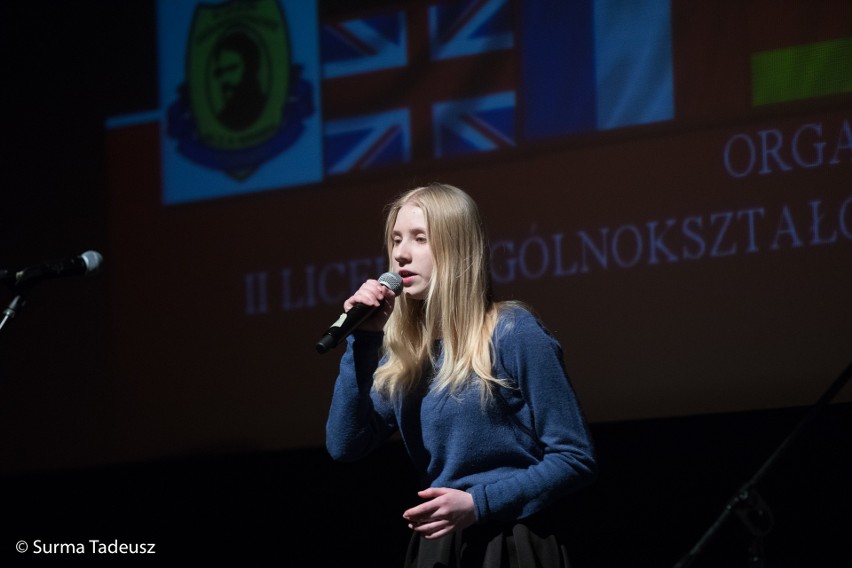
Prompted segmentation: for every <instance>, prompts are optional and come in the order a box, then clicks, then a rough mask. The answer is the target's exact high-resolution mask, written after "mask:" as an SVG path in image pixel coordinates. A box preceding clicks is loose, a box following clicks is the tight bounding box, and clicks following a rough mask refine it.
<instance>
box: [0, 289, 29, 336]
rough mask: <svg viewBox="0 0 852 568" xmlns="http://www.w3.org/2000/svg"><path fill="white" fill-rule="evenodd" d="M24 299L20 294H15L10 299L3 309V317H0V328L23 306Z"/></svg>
mask: <svg viewBox="0 0 852 568" xmlns="http://www.w3.org/2000/svg"><path fill="white" fill-rule="evenodd" d="M25 303H26V300H24V296H23V295H22V294H15V297H14V298H12V301H11V302H9V305H8V306H7V307H6V309H5V310H3V319H0V330H2V329H3V327H4V326H5V325H6V322H7V321H9V320H10V319H12V318H13V317H15V315H16V314H17V313H18V310H20V309H21V308H23V307H24V304H25Z"/></svg>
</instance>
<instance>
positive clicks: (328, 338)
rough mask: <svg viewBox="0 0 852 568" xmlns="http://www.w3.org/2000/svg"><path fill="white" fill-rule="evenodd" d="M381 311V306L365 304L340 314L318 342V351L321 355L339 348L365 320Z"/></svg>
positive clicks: (357, 305) (356, 305)
mask: <svg viewBox="0 0 852 568" xmlns="http://www.w3.org/2000/svg"><path fill="white" fill-rule="evenodd" d="M378 309H379V306H366V305H364V304H355V305H354V306H352V308H351V309H350V310H349V311H348V312H344V313H342V314H340V317H339V318H337V321H336V322H334V323H333V324H331V327H330V328H328V331H326V332H325V333H324V334H323V336H322V337H321V338H320V340H319V342H317V345H316V349H317V351H318V352H320V353H325V352H326V351H328V350H329V349H331V348H332V347H337V345H338V343H340V342H341V341H343V340H344V339H345V338H346V336H348V335H349V334H350V333H352V332H353V331H355V329H356V328H357V327H358V326H359V325H361V324H362V323H363V322H364V320H365V319H367V318H368V317H370V316H371V315H373V312H375V311H376V310H378Z"/></svg>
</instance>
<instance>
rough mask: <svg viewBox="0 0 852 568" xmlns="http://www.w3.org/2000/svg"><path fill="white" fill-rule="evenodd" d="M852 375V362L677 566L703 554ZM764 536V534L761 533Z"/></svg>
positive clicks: (729, 502)
mask: <svg viewBox="0 0 852 568" xmlns="http://www.w3.org/2000/svg"><path fill="white" fill-rule="evenodd" d="M850 377H852V363H849V365H848V366H847V367H846V369H844V370H843V372H842V373H840V375H839V376H838V377H837V378H836V379H835V380H834V382H833V383H832V384H831V386H829V387H828V389H827V390H826V391H825V392H824V393H823V394H822V396H821V397H820V398H819V400H818V401H817V402H816V403H815V404H814V405H813V406H811V409H810V411H809V412H808V413H807V414H806V415H805V417H804V418H802V420H800V421H799V423H798V424H797V425H796V427H795V428H794V429H793V431H792V432H791V433H790V434H789V435H788V436H787V438H785V439H784V441H783V442H781V444H780V445H779V446H778V448H776V450H775V452H773V453H772V455H771V456H769V459H767V460H766V461H765V462H764V463H763V465H762V466H761V467H760V469H759V470H757V472H756V473H755V474H754V476H752V478H751V479H750V480H749V481H748V483H746V484H745V485H743V486H742V488H741V489H740V490H739V491H737V493H736V495H734V497H733V498H732V499H731V500H730V501H728V504H727V505H725V508H724V509H723V510H722V513H721V514H720V515H719V517H718V518H717V519H716V520H715V521H714V522H713V524H712V525H710V528H709V529H707V531H706V532H705V533H704V535H703V536H702V537H701V538H700V539H699V540H698V542H697V543H696V544H695V546H693V547H692V549H690V551H689V552H688V553H686V555H685V556H684V557H683V558H681V559H680V560H679V561H678V563H677V564H675V568H686V567H687V566H689V565H691V564H692V562H693V561H694V560H695V559H696V558H698V556H699V555H700V554H701V551H702V550H703V549H704V546H705V545H706V544H707V542H708V541H709V540H710V538H711V537H712V536H713V535H714V534H716V531H718V530H719V527H720V526H721V525H722V523H724V521H725V520H726V519H727V518H728V516H729V515H730V514H731V513H732V512H733V511H734V509H735V508H736V507H738V506H741V505H742V504H744V503H746V502H747V501H748V500H749V499H750V497H751V495H752V494H753V493H754V486H755V485H757V483H758V482H759V481H760V480H761V479H762V478H763V476H764V475H766V472H768V471H769V469H770V468H771V467H772V466H773V465H774V464H775V462H776V461H778V458H779V457H781V454H783V453H784V452H785V451H786V450H787V448H788V447H789V446H790V444H792V443H793V441H794V440H795V439H796V438H797V437H798V436H799V435H800V434H801V432H802V431H803V430H804V429H805V426H807V425H809V424H810V423H811V422H812V421H813V420H814V419H815V418H816V417H817V416H818V415H819V413H820V412H822V409H823V408H825V407H826V406H827V405H828V404H829V403H830V402H831V401H832V399H833V398H834V397H835V396H837V393H839V392H840V389H842V388H843V386H844V385H845V384H846V383H847V381H849V378H850ZM761 536H762V535H761Z"/></svg>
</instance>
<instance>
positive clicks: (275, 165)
mask: <svg viewBox="0 0 852 568" xmlns="http://www.w3.org/2000/svg"><path fill="white" fill-rule="evenodd" d="M804 10H806V11H807V12H806V13H805V12H803V11H804ZM762 13H773V14H778V13H780V14H783V17H780V16H779V21H778V22H777V23H776V24H774V25H766V24H765V20H766V19H765V18H762V17H760V14H762ZM157 24H158V29H157V38H156V45H152V46H151V49H152V50H153V49H156V50H157V51H158V54H159V55H158V66H159V67H158V70H157V72H158V76H159V80H160V101H159V103H153V102H152V109H145V110H155V112H154V113H153V115H154V116H155V117H156V119H153V120H152V119H149V120H144V121H138V122H135V123H134V122H132V121H116V123H115V124H116V125H117V126H115V127H114V128H112V129H110V131H109V133H108V142H109V154H110V180H109V182H110V200H109V202H110V211H109V213H110V219H111V221H110V223H111V224H110V246H111V248H112V250H111V251H110V253H111V254H110V258H111V259H112V260H111V268H112V272H111V280H110V286H111V303H112V306H111V317H112V318H113V320H114V321H113V329H114V333H113V334H112V336H111V337H112V339H113V341H114V342H115V351H116V353H115V357H114V359H115V365H116V367H117V368H116V375H117V376H121V377H122V378H123V382H122V383H121V384H120V385H118V386H117V392H116V395H115V396H116V399H117V401H118V404H119V406H122V404H123V410H124V413H123V414H122V416H124V417H125V419H126V421H127V429H128V434H127V435H128V437H129V438H130V439H132V438H133V437H134V436H136V437H139V438H144V439H145V440H146V443H145V444H137V446H141V447H155V446H156V447H162V448H167V449H172V450H174V451H177V450H179V449H187V448H189V449H203V448H205V447H207V445H208V444H221V443H231V444H233V445H236V446H240V445H243V444H251V445H252V446H253V447H274V448H279V447H298V446H304V445H321V444H322V441H323V429H324V421H325V416H326V412H327V407H328V401H329V398H330V394H331V390H330V389H331V385H332V381H333V379H334V377H335V376H336V374H337V372H336V370H337V362H338V361H337V359H338V357H337V356H336V351H335V350H330V351H329V352H328V353H326V354H325V355H322V356H318V355H317V353H316V351H315V349H314V345H315V343H316V339H317V336H318V334H319V333H320V332H322V331H323V330H325V329H326V328H327V327H328V325H329V323H330V322H331V321H333V320H334V318H336V317H337V316H338V315H339V314H340V310H341V307H342V302H343V301H344V300H345V299H346V298H348V297H349V296H350V295H351V293H352V292H353V291H354V290H355V289H357V288H358V287H359V286H360V285H361V283H363V282H364V280H366V279H369V278H376V277H378V275H380V274H382V273H384V272H386V271H387V270H388V266H387V256H386V251H385V250H384V249H383V247H384V243H383V240H382V227H381V220H382V217H381V211H380V205H381V204H383V203H387V202H389V201H390V200H391V199H392V198H393V197H394V196H395V195H397V194H398V193H401V192H402V191H404V190H407V189H410V188H413V187H416V186H418V185H424V184H426V183H428V182H432V181H438V182H444V183H448V184H451V185H455V186H457V187H460V188H462V189H463V190H465V191H466V192H468V193H470V194H471V196H472V197H474V198H475V199H476V201H477V202H478V203H480V204H481V208H482V213H483V218H484V222H485V223H486V224H487V229H488V234H489V237H490V240H491V250H490V255H491V258H490V259H489V260H490V261H491V270H492V276H493V280H494V283H495V290H494V292H495V295H496V296H497V297H498V298H499V299H501V300H509V299H517V300H528V301H530V302H531V303H533V304H534V305H535V306H536V308H537V310H539V311H540V312H541V315H542V316H543V318H544V319H545V320H546V321H547V322H548V326H549V328H550V329H551V330H552V331H553V332H554V334H555V335H556V336H557V337H558V339H559V340H560V342H561V344H562V345H563V347H564V349H565V364H566V369H567V370H568V372H569V375H570V376H571V378H572V383H573V384H574V386H575V388H576V389H577V391H578V396H579V397H580V399H581V400H583V401H584V406H585V410H586V412H587V414H588V418H589V420H590V421H591V422H593V423H594V422H607V421H621V420H632V419H642V418H653V417H666V416H683V415H692V414H701V413H716V412H728V411H737V410H748V409H762V408H777V407H785V406H794V405H802V404H810V403H812V402H814V401H815V400H816V399H817V397H818V396H819V394H820V393H821V392H822V389H823V388H824V387H825V386H827V384H828V383H829V382H830V381H831V380H832V379H833V378H834V377H835V376H836V374H837V373H838V372H839V371H840V370H842V369H843V368H844V367H845V366H846V365H847V364H848V358H849V356H850V353H849V351H848V347H849V345H852V329H850V326H849V322H850V321H852V301H850V297H849V293H848V290H850V289H852V271H850V270H849V269H848V268H847V267H848V266H850V259H852V190H850V187H849V183H848V180H849V179H850V174H852V112H850V110H851V109H852V84H850V81H849V77H850V76H852V74H850V73H849V72H848V70H849V69H850V62H852V37H850V35H849V33H850V32H849V30H850V29H852V28H850V16H849V13H848V10H847V9H846V8H835V7H830V6H827V5H819V6H808V7H800V6H799V4H798V3H792V2H791V3H786V4H785V5H784V9H783V10H780V12H779V7H778V6H777V4H776V3H775V2H772V1H770V0H760V1H757V2H751V3H749V4H748V6H746V7H743V6H742V4H741V3H738V2H709V1H702V2H693V1H688V0H642V1H639V2H627V1H622V0H588V1H583V2H566V3H552V2H549V3H545V2H538V1H534V0H488V1H480V2H473V1H458V2H443V1H437V0H436V1H424V2H404V1H396V2H395V1H390V2H388V1H381V2H379V1H375V2H373V1H368V2H357V3H348V2H329V1H323V0H316V1H302V0H293V1H290V0H283V1H278V0H262V1H259V2H253V3H242V2H232V1H223V2H215V3H211V2H197V1H189V0H185V1H181V2H166V1H161V2H159V3H158V12H157ZM732 37H735V38H737V41H729V39H728V38H732ZM844 70H845V71H844ZM157 104H159V107H157ZM155 107H157V108H156V109H155ZM146 116H149V117H150V116H151V115H150V114H148V115H146ZM142 234H144V235H146V238H145V239H140V238H139V235H142ZM164 250H167V251H169V254H168V255H167V256H166V258H163V257H162V256H163V255H162V254H161V252H162V251H164ZM154 258H156V259H157V266H158V267H159V271H158V275H157V276H158V277H157V279H156V280H154V281H152V280H151V279H150V278H139V277H138V275H137V274H136V273H135V271H136V268H135V266H137V265H140V264H144V262H145V260H146V259H154ZM127 259H134V263H130V262H129V261H128V260H127ZM153 305H156V306H157V310H156V311H157V312H162V311H163V310H165V311H167V312H168V313H169V315H170V317H169V318H168V321H167V322H166V321H163V320H161V319H159V318H157V317H155V316H154V315H153V314H154V311H155V310H152V309H151V306H153ZM128 322H132V325H128ZM140 345H144V346H146V349H147V350H150V351H151V353H152V356H150V357H146V358H144V359H141V360H140V358H139V356H138V346H140ZM152 381H154V382H158V383H162V384H163V385H169V387H168V388H166V389H165V391H166V392H168V393H169V394H168V396H167V397H166V398H165V399H164V398H163V395H162V391H161V390H159V389H157V388H154V387H153V386H152V384H151V382H152ZM190 404H191V405H192V407H193V408H194V409H196V410H195V411H194V412H195V413H194V414H193V420H194V421H197V422H198V424H199V425H212V426H211V428H209V429H205V428H201V427H199V428H197V429H189V430H188V429H186V428H173V427H172V426H174V425H175V424H178V423H180V421H181V420H184V419H185V415H184V410H185V408H186V407H187V406H188V405H190ZM148 405H151V406H156V407H157V408H158V409H159V410H158V413H157V418H156V420H153V419H151V418H150V417H149V416H148V413H147V412H146V410H145V409H146V408H147V407H148ZM199 409H201V410H199ZM202 431H212V432H214V433H215V434H217V435H218V437H217V438H216V440H215V441H214V440H213V437H212V436H213V435H210V436H209V437H208V436H207V435H205V434H201V433H200V432H202ZM142 432H144V433H142ZM193 432H196V434H193ZM222 438H225V439H226V440H227V442H223V441H222ZM164 451H165V450H164Z"/></svg>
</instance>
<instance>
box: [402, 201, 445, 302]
mask: <svg viewBox="0 0 852 568" xmlns="http://www.w3.org/2000/svg"><path fill="white" fill-rule="evenodd" d="M392 238H393V251H392V257H393V262H394V269H395V271H396V273H397V274H399V275H400V276H401V277H402V286H403V293H404V294H406V295H408V296H409V297H411V298H414V299H415V300H425V299H426V295H427V293H428V292H429V283H430V282H431V281H432V270H433V269H434V266H435V261H434V260H433V258H432V248H431V246H430V245H429V235H428V234H427V232H426V218H425V216H424V215H423V210H422V209H421V208H420V207H418V206H416V205H411V204H406V205H403V206H402V207H401V208H400V209H399V212H398V213H397V216H396V222H395V223H394V226H393V233H392Z"/></svg>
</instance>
